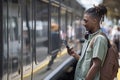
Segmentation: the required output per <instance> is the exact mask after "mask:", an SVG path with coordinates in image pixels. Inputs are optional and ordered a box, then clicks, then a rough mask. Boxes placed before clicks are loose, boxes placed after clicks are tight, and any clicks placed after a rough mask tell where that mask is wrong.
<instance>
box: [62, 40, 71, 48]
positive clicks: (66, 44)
mask: <svg viewBox="0 0 120 80" xmlns="http://www.w3.org/2000/svg"><path fill="white" fill-rule="evenodd" d="M63 43H64V45H65V46H66V48H70V47H69V46H68V43H67V41H66V40H63Z"/></svg>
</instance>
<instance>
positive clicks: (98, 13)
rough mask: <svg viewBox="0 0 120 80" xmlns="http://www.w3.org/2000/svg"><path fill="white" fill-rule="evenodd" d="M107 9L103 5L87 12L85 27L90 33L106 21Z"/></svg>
mask: <svg viewBox="0 0 120 80" xmlns="http://www.w3.org/2000/svg"><path fill="white" fill-rule="evenodd" d="M106 13H107V9H106V7H105V6H103V5H98V6H94V7H92V8H89V9H88V10H86V11H85V14H84V17H83V25H84V26H85V27H86V29H87V30H88V31H92V30H94V29H95V28H99V27H100V22H101V21H102V20H103V19H104V15H105V14H106Z"/></svg>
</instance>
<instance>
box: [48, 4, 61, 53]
mask: <svg viewBox="0 0 120 80" xmlns="http://www.w3.org/2000/svg"><path fill="white" fill-rule="evenodd" d="M50 27H51V52H54V51H56V50H57V49H59V48H60V47H59V41H60V35H59V8H58V7H55V6H51V26H50ZM55 34H56V35H55Z"/></svg>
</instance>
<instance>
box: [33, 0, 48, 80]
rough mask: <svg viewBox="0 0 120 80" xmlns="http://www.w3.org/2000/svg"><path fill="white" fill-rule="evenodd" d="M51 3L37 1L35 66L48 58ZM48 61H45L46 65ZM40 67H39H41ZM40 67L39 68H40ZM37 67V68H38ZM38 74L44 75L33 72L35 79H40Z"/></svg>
mask: <svg viewBox="0 0 120 80" xmlns="http://www.w3.org/2000/svg"><path fill="white" fill-rule="evenodd" d="M46 1H47V0H46ZM48 11H49V3H48V2H43V1H40V0H36V1H35V11H34V12H35V14H34V15H35V35H34V37H35V38H34V40H35V41H34V42H35V43H34V46H35V47H34V48H35V50H34V61H35V64H34V66H33V67H35V66H38V65H39V64H40V63H42V62H43V61H44V60H46V59H47V58H48V46H49V38H48V34H49V27H48V26H49V17H50V16H49V14H50V13H49V12H48ZM46 63H47V62H45V63H44V64H43V65H40V67H41V66H44V65H45V64H46ZM40 67H39V68H40ZM39 68H38V69H39ZM38 69H37V70H38ZM37 76H42V74H40V73H37V72H36V73H34V74H33V80H39V79H37V78H38V77H37Z"/></svg>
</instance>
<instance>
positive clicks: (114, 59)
mask: <svg viewBox="0 0 120 80" xmlns="http://www.w3.org/2000/svg"><path fill="white" fill-rule="evenodd" d="M99 35H103V36H105V37H106V39H107V41H108V50H107V54H106V57H105V60H104V63H103V66H102V67H101V69H100V80H114V78H115V77H116V76H117V72H118V68H119V63H118V50H117V48H116V45H115V44H114V43H111V42H110V41H109V39H108V38H107V36H106V35H105V34H104V33H100V34H99ZM92 45H93V41H92V43H91V46H92Z"/></svg>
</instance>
